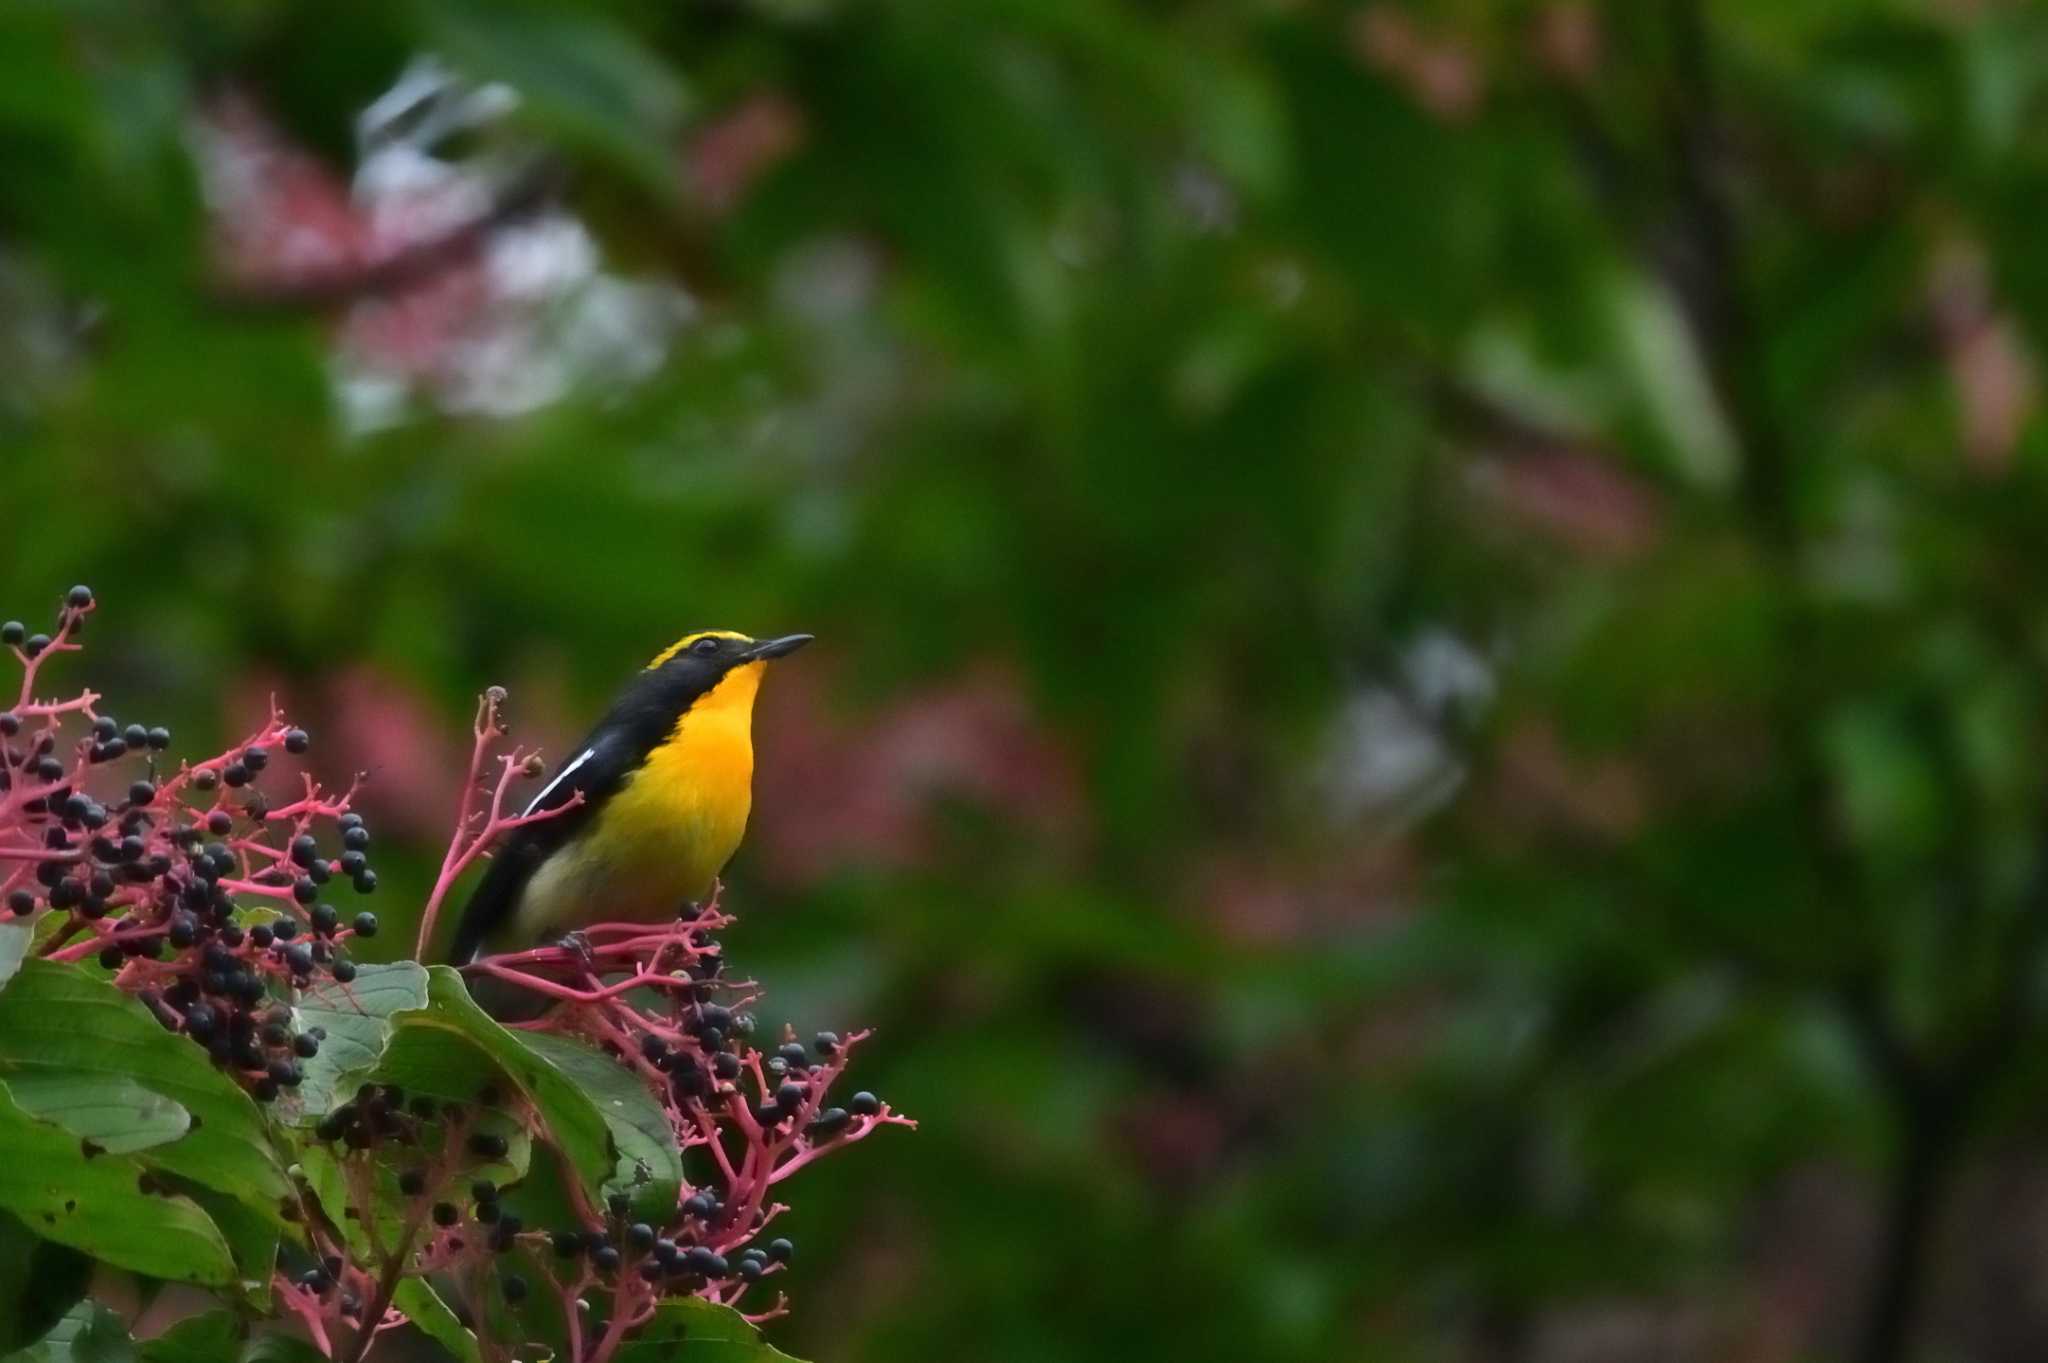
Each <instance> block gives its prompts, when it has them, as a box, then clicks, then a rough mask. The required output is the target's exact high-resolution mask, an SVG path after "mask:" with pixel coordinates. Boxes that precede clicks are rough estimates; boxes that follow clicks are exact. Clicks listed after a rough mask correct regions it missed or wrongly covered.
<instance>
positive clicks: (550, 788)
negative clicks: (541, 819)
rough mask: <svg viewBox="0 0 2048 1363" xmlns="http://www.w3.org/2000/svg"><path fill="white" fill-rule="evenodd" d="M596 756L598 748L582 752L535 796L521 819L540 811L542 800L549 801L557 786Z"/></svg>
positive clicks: (586, 749)
mask: <svg viewBox="0 0 2048 1363" xmlns="http://www.w3.org/2000/svg"><path fill="white" fill-rule="evenodd" d="M596 754H597V749H596V748H585V749H584V750H583V751H582V752H580V753H577V754H576V760H575V761H574V762H571V763H570V764H569V765H568V766H566V767H564V768H562V769H561V770H560V771H558V772H556V773H555V779H554V780H552V781H550V782H548V783H547V784H546V785H545V786H543V787H541V792H540V794H538V795H536V796H534V797H533V799H532V800H531V801H530V802H529V803H528V804H527V806H526V809H525V810H524V812H523V813H522V815H521V817H522V818H523V817H525V815H526V814H531V813H533V811H535V810H536V809H539V808H540V802H541V801H542V800H545V799H547V798H548V796H550V795H552V794H554V793H555V787H556V786H559V785H561V784H562V782H564V781H566V780H568V779H569V776H570V774H571V773H572V772H574V771H575V770H576V768H578V767H580V766H582V765H583V764H584V763H585V762H588V761H589V760H590V759H591V758H592V757H594V756H596Z"/></svg>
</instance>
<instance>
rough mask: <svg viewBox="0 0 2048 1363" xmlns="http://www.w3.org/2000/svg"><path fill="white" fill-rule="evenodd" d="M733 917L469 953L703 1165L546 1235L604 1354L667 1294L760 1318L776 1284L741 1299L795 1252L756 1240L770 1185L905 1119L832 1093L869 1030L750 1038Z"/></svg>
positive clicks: (770, 1211)
mask: <svg viewBox="0 0 2048 1363" xmlns="http://www.w3.org/2000/svg"><path fill="white" fill-rule="evenodd" d="M731 921H732V920H731V919H730V918H729V917H728V916H726V915H725V914H724V913H723V912H722V911H721V910H720V909H719V907H718V905H717V904H716V903H715V902H714V903H712V904H710V905H708V906H706V907H704V908H702V909H699V910H695V911H693V912H692V913H690V914H688V915H686V916H684V917H682V918H679V919H677V920H676V921H674V922H672V923H668V924H662V925H653V926H650V925H647V924H626V923H618V924H599V925H596V926H594V927H591V928H588V929H586V930H585V931H584V932H583V933H581V934H578V935H577V937H576V939H575V940H573V941H571V942H568V943H565V944H563V945H560V946H554V947H544V948H540V949H537V950H534V951H527V952H519V953H514V954H510V955H504V956H497V957H490V958H486V959H485V960H482V961H479V962H476V963H474V964H473V965H472V966H470V967H469V970H470V972H471V973H472V974H474V975H483V976H487V977H489V978H491V979H493V980H495V981H498V982H499V983H500V985H501V986H502V985H503V984H506V983H509V984H514V985H518V986H520V987H522V988H525V989H528V990H531V991H533V992H535V993H538V994H540V995H542V996H543V997H544V998H545V999H547V1000H549V1001H551V1003H552V1005H553V1006H552V1007H551V1008H550V1009H549V1011H548V1012H547V1013H546V1014H544V1015H543V1016H542V1017H541V1018H539V1019H538V1020H536V1021H532V1022H526V1023H520V1024H517V1025H518V1026H519V1027H520V1028H522V1029H524V1030H530V1031H545V1032H551V1033H553V1034H556V1035H560V1036H566V1037H572V1038H575V1039H577V1040H579V1041H582V1042H584V1043H586V1044H591V1045H595V1046H596V1047H597V1048H598V1049H599V1050H601V1051H603V1052H604V1053H605V1054H607V1055H609V1056H611V1057H612V1058H613V1059H614V1060H615V1061H616V1062H617V1063H618V1064H620V1065H621V1066H623V1067H625V1068H627V1069H629V1070H631V1071H632V1072H633V1073H634V1074H635V1075H636V1076H637V1077H638V1078H639V1079H640V1080H641V1081H642V1082H643V1083H644V1084H646V1085H647V1087H648V1090H649V1091H650V1093H652V1094H653V1095H654V1096H655V1098H656V1099H657V1101H658V1102H659V1103H660V1104H661V1106H662V1108H663V1110H664V1111H665V1112H666V1114H667V1116H668V1119H669V1124H670V1127H671V1129H672V1130H673V1132H674V1135H675V1138H676V1142H677V1144H678V1146H679V1147H680V1148H681V1149H682V1150H683V1152H684V1154H685V1156H686V1160H688V1162H690V1163H695V1164H697V1165H698V1166H699V1168H700V1174H699V1176H698V1177H697V1179H696V1180H695V1181H694V1182H692V1183H686V1184H685V1185H684V1186H683V1187H682V1189H681V1190H680V1193H679V1195H678V1198H677V1201H676V1204H675V1205H674V1207H673V1208H670V1209H668V1211H667V1213H666V1214H665V1215H661V1216H652V1217H646V1218H645V1219H641V1220H631V1219H629V1218H628V1215H627V1212H628V1206H629V1204H628V1202H627V1200H626V1199H625V1198H623V1197H615V1198H614V1199H613V1200H612V1203H611V1205H610V1206H609V1208H608V1209H607V1210H608V1212H609V1214H608V1215H603V1214H599V1213H597V1212H596V1211H595V1210H594V1209H593V1210H592V1211H591V1212H590V1214H589V1215H588V1216H587V1217H586V1219H585V1221H584V1223H583V1224H581V1225H574V1226H569V1227H566V1228H561V1229H556V1230H551V1231H550V1232H549V1233H548V1237H547V1238H548V1243H549V1245H550V1247H551V1249H552V1260H551V1262H552V1264H553V1265H554V1269H553V1271H552V1272H551V1273H550V1285H551V1286H552V1287H553V1288H554V1290H555V1291H556V1293H557V1294H558V1295H559V1296H560V1297H561V1298H562V1301H563V1309H564V1312H565V1314H566V1317H567V1318H568V1319H571V1320H578V1321H587V1320H592V1319H601V1320H602V1328H601V1329H600V1328H598V1327H596V1326H592V1327H591V1328H592V1330H593V1332H594V1333H593V1335H592V1337H591V1338H590V1339H589V1340H588V1341H586V1342H587V1344H588V1345H589V1348H588V1349H587V1351H586V1356H587V1357H593V1358H604V1357H608V1356H609V1350H610V1349H611V1348H613V1347H616V1344H617V1342H618V1340H619V1339H621V1338H626V1337H630V1332H631V1330H632V1329H633V1328H634V1327H635V1326H636V1325H638V1324H640V1323H641V1322H644V1321H646V1320H647V1319H649V1318H651V1317H652V1315H653V1314H654V1312H655V1310H656V1308H657V1307H658V1306H659V1304H660V1302H661V1301H662V1300H663V1299H665V1298H669V1297H675V1296H699V1297H705V1298H708V1299H710V1300H712V1301H716V1302H721V1303H724V1304H727V1305H731V1306H735V1307H739V1308H741V1309H742V1310H743V1311H745V1312H747V1313H748V1314H749V1318H750V1319H755V1320H760V1319H766V1318H767V1317H769V1316H772V1315H776V1314H779V1313H780V1312H781V1311H782V1310H783V1309H784V1306H785V1303H784V1301H783V1299H782V1298H780V1297H779V1296H778V1297H777V1299H776V1300H775V1301H774V1302H773V1303H772V1304H771V1305H770V1306H768V1307H767V1308H766V1309H755V1308H754V1307H752V1306H751V1305H750V1303H749V1300H748V1295H749V1289H750V1288H752V1287H753V1286H754V1285H755V1284H756V1283H759V1282H760V1281H761V1280H762V1279H764V1278H767V1277H769V1276H771V1275H773V1274H774V1273H776V1272H777V1271H778V1270H779V1269H780V1268H781V1267H782V1265H784V1264H786V1263H788V1262H789V1258H790V1252H791V1246H790V1244H789V1242H788V1241H787V1240H785V1239H781V1238H779V1237H777V1238H769V1239H766V1240H765V1242H763V1237H764V1235H765V1234H766V1228H767V1227H768V1226H769V1225H770V1223H771V1222H772V1221H773V1220H774V1219H775V1218H776V1217H777V1216H778V1215H780V1214H781V1213H782V1212H783V1211H785V1210H786V1208H785V1207H784V1206H783V1205H782V1204H780V1203H778V1202H774V1201H772V1200H771V1199H770V1193H771V1191H772V1190H773V1189H774V1188H775V1187H776V1185H778V1184H780V1183H781V1182H782V1181H783V1180H784V1179H786V1178H788V1177H789V1176H791V1175H793V1174H795V1173H796V1172H797V1171H798V1170H800V1169H802V1168H803V1167H805V1166H806V1165H808V1164H810V1163H811V1162H812V1161H814V1160H816V1159H818V1158H820V1157H821V1156H823V1155H826V1154H828V1153H830V1152H831V1151H833V1150H836V1149H838V1148H840V1147H842V1146H844V1145H846V1144H848V1143H850V1142H852V1141H856V1140H860V1139H862V1138H863V1137H865V1136H867V1135H868V1134H870V1133H871V1132H873V1131H874V1130H875V1129H877V1128H878V1127H880V1126H882V1125H884V1124H897V1125H904V1126H910V1125H914V1123H911V1122H910V1121H909V1120H908V1119H906V1118H904V1117H901V1116H898V1115H897V1114H895V1113H893V1112H891V1111H890V1110H889V1108H888V1106H887V1105H886V1104H885V1103H883V1102H882V1101H881V1100H880V1099H879V1098H877V1097H876V1096H875V1095H874V1094H872V1093H867V1092H861V1093H856V1094H854V1095H853V1096H852V1097H851V1098H849V1099H847V1100H846V1103H845V1105H844V1106H838V1105H831V1104H829V1103H828V1095H829V1093H830V1091H831V1089H832V1087H833V1085H834V1084H835V1082H836V1081H837V1080H838V1078H839V1077H840V1074H841V1073H842V1071H843V1070H844V1068H845V1066H846V1063H847V1060H848V1057H849V1053H850V1052H851V1050H852V1049H853V1047H855V1046H856V1045H858V1044H859V1043H860V1042H861V1041H862V1040H863V1039H864V1038H865V1035H866V1034H865V1033H855V1034H853V1035H850V1036H846V1037H841V1036H840V1035H839V1034H837V1033H835V1032H819V1033H817V1034H816V1036H815V1037H813V1038H812V1040H811V1042H810V1044H809V1045H806V1044H804V1043H803V1042H801V1041H799V1040H797V1039H796V1038H795V1037H794V1036H792V1035H787V1034H785V1035H784V1036H783V1037H782V1038H781V1039H780V1040H779V1041H778V1042H777V1043H775V1044H774V1045H773V1046H772V1047H767V1046H757V1045H756V1044H755V1043H754V1040H753V1038H754V1035H755V1032H756V1030H757V1023H756V1021H755V1018H754V1015H753V1013H752V1012H751V1011H750V1005H752V1004H753V1003H754V1002H755V1000H756V997H757V994H756V991H755V988H754V986H753V985H752V984H750V983H745V982H734V981H732V980H730V979H728V978H727V976H726V972H725V969H724V964H725V962H724V956H723V954H722V952H721V950H720V948H719V945H718V943H717V941H716V938H715V933H716V932H717V931H718V930H719V929H722V928H723V927H725V926H726V925H727V924H729V923H730V922H731ZM521 1290H524V1289H523V1286H522V1289H521ZM592 1293H602V1294H606V1295H608V1296H609V1298H610V1301H609V1304H608V1309H607V1310H606V1311H604V1312H602V1313H599V1315H597V1316H593V1314H592V1313H590V1312H588V1311H584V1310H582V1309H580V1308H578V1307H577V1306H576V1303H577V1302H579V1301H587V1300H588V1299H589V1297H590V1296H591V1294H592ZM607 1341H610V1342H609V1343H607Z"/></svg>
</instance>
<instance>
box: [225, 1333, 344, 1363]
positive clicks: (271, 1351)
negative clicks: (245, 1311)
mask: <svg viewBox="0 0 2048 1363" xmlns="http://www.w3.org/2000/svg"><path fill="white" fill-rule="evenodd" d="M242 1363H328V1360H327V1356H326V1355H325V1354H323V1353H321V1352H320V1351H319V1350H318V1349H316V1348H314V1347H313V1346H312V1345H311V1344H309V1343H307V1342H306V1341H305V1340H303V1339H300V1338H299V1337H298V1336H297V1335H258V1336H256V1337H255V1338H254V1339H252V1340H250V1341H249V1347H248V1348H246V1349H244V1350H242Z"/></svg>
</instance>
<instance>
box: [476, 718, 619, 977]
mask: <svg viewBox="0 0 2048 1363" xmlns="http://www.w3.org/2000/svg"><path fill="white" fill-rule="evenodd" d="M637 761H638V758H637V757H636V756H635V755H634V753H633V752H632V750H631V747H630V745H629V744H627V743H626V742H624V741H623V740H622V739H621V737H620V736H619V735H618V734H617V732H616V730H611V731H608V730H606V729H605V728H604V727H603V726H600V728H599V731H598V733H597V734H594V735H592V737H591V738H590V740H589V741H588V742H587V743H586V744H585V746H584V747H583V748H582V749H580V750H579V751H578V753H577V755H576V756H575V757H573V758H571V759H570V760H569V761H568V763H567V764H565V765H564V766H563V767H562V769H561V770H560V771H558V772H556V773H555V775H554V777H553V778H552V779H550V780H549V782H548V784H547V785H546V786H544V787H542V789H541V792H540V794H538V795H536V796H535V797H534V798H533V800H532V802H531V803H529V804H528V805H527V806H526V809H525V811H524V812H525V813H528V814H533V813H538V812H540V811H542V810H548V809H559V808H561V807H562V806H563V805H565V804H567V803H568V802H569V801H570V800H572V799H574V798H575V796H576V794H577V793H578V792H579V791H580V792H581V793H582V794H583V797H584V800H583V803H582V804H581V805H580V806H578V807H577V808H575V809H572V810H569V811H568V812H567V813H565V814H558V815H556V816H555V817H554V818H552V819H542V820H541V821H540V822H538V823H530V824H525V825H523V826H521V827H520V828H517V829H515V830H513V832H512V835H511V836H510V837H508V838H506V839H505V841H504V843H503V844H502V845H501V846H500V847H499V848H498V851H497V854H496V855H495V856H493V857H492V859H491V865H490V869H489V870H487V871H486V872H484V878H483V879H482V880H481V881H479V882H477V887H476V892H475V893H473V894H472V895H470V897H469V903H468V904H467V905H466V906H465V907H464V908H463V910H462V921H461V923H459V924H458V925H457V926H456V929H455V940H454V942H453V943H452V944H451V945H450V947H449V949H448V959H449V960H450V961H452V962H454V963H455V964H456V965H466V964H468V963H469V961H470V960H472V959H473V958H474V957H475V956H476V954H477V951H478V949H479V948H481V947H482V946H483V942H484V939H485V938H486V937H488V936H490V934H491V932H492V931H493V930H494V929H496V928H497V927H498V925H499V924H501V923H503V922H504V921H505V920H506V919H507V918H508V917H510V916H511V914H512V911H513V909H514V908H515V907H517V905H518V903H519V895H520V892H521V891H522V890H524V889H525V888H526V882H527V881H528V880H529V879H531V878H532V876H533V873H534V872H535V871H536V870H538V869H539V868H540V865H541V863H542V862H544V861H546V860H547V859H548V858H549V857H550V856H552V855H554V853H555V851H556V850H557V849H559V848H560V847H562V846H563V845H564V844H566V843H568V842H569V841H571V840H572V839H573V838H575V837H576V835H577V834H578V833H580V832H581V831H582V830H583V828H584V827H585V826H586V825H587V824H588V823H589V822H590V819H591V817H592V815H593V814H594V813H595V812H596V808H597V806H598V805H599V804H600V803H602V801H603V800H604V798H605V797H606V796H608V795H610V794H611V792H612V791H613V790H615V789H617V788H618V786H619V783H620V782H621V781H622V780H624V779H625V776H626V774H627V772H629V771H630V770H631V769H632V767H633V766H634V765H635V764H636V762H637Z"/></svg>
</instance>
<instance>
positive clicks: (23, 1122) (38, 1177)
mask: <svg viewBox="0 0 2048 1363" xmlns="http://www.w3.org/2000/svg"><path fill="white" fill-rule="evenodd" d="M24 978H25V976H24ZM0 1151H4V1152H5V1156H6V1157H5V1158H4V1159H0V1209H5V1210H7V1211H10V1212H12V1213H14V1214H15V1215H16V1216H18V1217H20V1218H21V1220H22V1222H23V1223H24V1224H25V1225H27V1226H28V1228H29V1229H30V1230H32V1231H34V1232H35V1233H36V1234H38V1235H41V1236H43V1237H45V1238H46V1239H50V1240H56V1241H58V1242H60V1243H62V1244H66V1245H70V1246H72V1247H73V1248H75V1249H79V1250H83V1251H84V1252H85V1253H87V1254H90V1255H92V1256H94V1257H95V1258H98V1259H103V1260H105V1261H106V1262H108V1263H110V1264H113V1265H115V1266H117V1267H120V1268H127V1269H132V1270H134V1271H135V1272H137V1273H145V1274H148V1275H149V1276H150V1277H153V1278H169V1279H173V1280H176V1281H179V1282H195V1283H202V1284H205V1285H206V1286H209V1287H225V1286H228V1285H230V1284H232V1283H234V1282H235V1281H236V1280H237V1279H236V1273H235V1265H234V1258H233V1256H232V1255H231V1254H230V1253H229V1251H228V1246H227V1241H226V1240H225V1239H224V1238H223V1237H222V1236H221V1233H220V1228H219V1227H217V1226H215V1225H214V1224H213V1222H212V1220H210V1219H209V1218H208V1217H207V1215H206V1213H205V1212H203V1211H201V1210H200V1209H199V1207H198V1206H197V1205H196V1204H194V1203H193V1202H192V1201H191V1200H190V1199H189V1198H185V1197H180V1196H178V1195H177V1194H175V1193H172V1192H170V1191H168V1190H166V1189H163V1188H161V1185H160V1184H159V1182H158V1181H157V1179H156V1177H155V1176H154V1175H152V1174H150V1173H149V1171H148V1170H147V1169H146V1168H145V1167H144V1166H143V1164H142V1162H141V1160H140V1158H139V1157H137V1156H133V1155H91V1156H88V1155H86V1154H85V1153H83V1152H82V1151H81V1149H80V1142H79V1139H78V1137H76V1136H74V1135H72V1134H71V1133H70V1132H68V1131H66V1130H64V1129H63V1128H62V1127H59V1126H55V1125H53V1124H51V1123H49V1122H42V1121H37V1120H36V1119H35V1118H34V1117H31V1116H30V1115H29V1114H28V1113H26V1112H24V1111H23V1110H22V1109H21V1108H20V1107H19V1106H17V1105H16V1103H15V1102H14V1099H13V1097H12V1095H10V1094H8V1093H7V1092H6V1088H5V1085H0Z"/></svg>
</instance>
